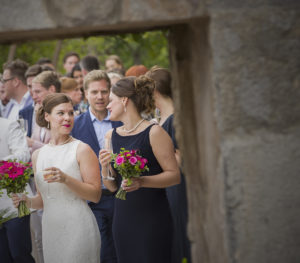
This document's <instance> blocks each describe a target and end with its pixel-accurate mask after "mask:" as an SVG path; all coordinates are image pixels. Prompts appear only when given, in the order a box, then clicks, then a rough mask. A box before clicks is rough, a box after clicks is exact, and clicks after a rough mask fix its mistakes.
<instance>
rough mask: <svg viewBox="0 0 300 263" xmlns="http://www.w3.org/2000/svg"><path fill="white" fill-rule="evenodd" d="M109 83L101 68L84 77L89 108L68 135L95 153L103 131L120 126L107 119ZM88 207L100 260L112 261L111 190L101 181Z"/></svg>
mask: <svg viewBox="0 0 300 263" xmlns="http://www.w3.org/2000/svg"><path fill="white" fill-rule="evenodd" d="M110 86H111V83H110V79H109V77H108V75H107V74H106V72H105V71H103V70H93V71H91V72H89V73H88V74H87V75H86V76H85V78H84V83H83V87H84V92H85V96H86V98H87V100H88V102H89V105H90V107H89V109H88V110H87V111H86V112H85V113H83V114H81V115H79V116H77V117H76V118H75V123H74V128H73V131H72V135H73V136H74V137H75V138H76V139H79V140H81V141H83V142H85V143H87V144H88V145H89V146H91V148H92V149H93V150H94V152H95V153H96V155H97V156H99V151H100V149H102V148H104V147H105V143H104V137H105V134H106V132H107V131H109V130H110V129H112V128H116V127H119V126H121V125H122V123H121V122H113V121H110V120H109V116H110V113H109V112H108V110H107V109H106V107H107V105H108V103H109V93H110ZM99 165H100V164H99ZM89 206H90V207H91V209H92V211H93V213H94V215H95V217H96V220H97V223H98V227H99V230H100V234H101V256H100V258H101V263H116V262H117V257H116V253H115V247H114V241H113V235H112V221H113V210H114V193H112V192H110V191H109V190H108V189H106V188H105V187H104V185H103V184H102V197H101V199H100V201H99V203H92V202H89Z"/></svg>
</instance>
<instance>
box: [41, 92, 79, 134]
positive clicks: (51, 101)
mask: <svg viewBox="0 0 300 263" xmlns="http://www.w3.org/2000/svg"><path fill="white" fill-rule="evenodd" d="M62 103H71V105H73V103H72V100H71V98H70V97H69V96H68V95H65V94H62V93H53V94H49V95H47V96H46V98H45V99H44V100H43V104H42V106H41V107H40V108H39V109H38V110H37V113H36V123H37V124H38V125H39V126H40V127H45V128H48V127H49V123H48V122H47V121H46V119H45V113H46V112H47V113H49V114H50V113H51V111H52V109H53V108H54V107H56V106H57V105H59V104H62ZM48 129H49V128H48Z"/></svg>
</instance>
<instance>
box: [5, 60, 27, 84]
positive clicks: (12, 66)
mask: <svg viewBox="0 0 300 263" xmlns="http://www.w3.org/2000/svg"><path fill="white" fill-rule="evenodd" d="M6 69H7V70H9V71H10V74H11V76H12V77H16V78H18V79H19V80H21V81H22V82H23V83H24V84H25V85H26V78H25V72H26V70H27V69H28V63H26V62H25V61H23V60H21V59H16V60H13V61H11V62H7V63H4V64H3V71H4V70H6Z"/></svg>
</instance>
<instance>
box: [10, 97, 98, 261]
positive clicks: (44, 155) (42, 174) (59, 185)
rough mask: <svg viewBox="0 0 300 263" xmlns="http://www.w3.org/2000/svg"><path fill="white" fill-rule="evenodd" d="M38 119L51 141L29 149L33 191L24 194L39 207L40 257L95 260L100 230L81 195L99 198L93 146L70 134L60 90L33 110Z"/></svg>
mask: <svg viewBox="0 0 300 263" xmlns="http://www.w3.org/2000/svg"><path fill="white" fill-rule="evenodd" d="M37 124H38V125H39V126H41V127H45V128H46V127H47V128H48V129H50V133H51V141H50V142H49V144H46V145H44V146H43V147H42V148H40V149H39V150H37V151H35V152H34V153H33V156H32V163H33V169H34V174H35V180H36V185H37V189H38V191H37V194H36V196H34V197H32V198H29V197H27V196H26V197H25V198H24V199H25V201H26V204H27V206H29V207H31V208H34V209H41V208H43V209H44V213H43V219H42V226H43V249H44V259H45V262H78V263H81V262H90V263H96V262H99V259H100V234H99V230H98V226H97V222H96V219H95V217H94V215H93V213H92V211H91V209H90V208H89V206H88V205H87V202H86V200H89V201H92V202H98V201H99V199H100V196H101V179H100V170H99V165H98V160H97V157H96V155H95V153H94V152H93V150H92V149H91V148H90V147H89V146H88V145H87V144H85V143H83V142H81V141H79V140H76V139H74V138H73V137H72V136H70V132H71V130H72V128H73V124H74V110H73V104H72V100H71V98H70V97H69V96H67V95H65V94H62V93H54V94H49V95H47V96H46V98H45V99H44V100H43V103H42V105H41V107H40V108H39V110H38V112H37ZM50 175H51V176H50ZM50 193H51V194H50ZM13 200H14V204H15V206H18V205H19V202H20V201H21V200H20V198H19V197H17V196H15V197H14V199H13ZM78 226H79V227H78ZM74 233H75V234H74ZM65 244H68V249H67V250H65V249H64V245H65Z"/></svg>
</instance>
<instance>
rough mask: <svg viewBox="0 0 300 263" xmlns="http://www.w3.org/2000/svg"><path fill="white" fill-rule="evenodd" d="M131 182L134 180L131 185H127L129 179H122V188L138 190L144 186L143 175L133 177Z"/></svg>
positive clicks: (129, 190) (130, 190)
mask: <svg viewBox="0 0 300 263" xmlns="http://www.w3.org/2000/svg"><path fill="white" fill-rule="evenodd" d="M131 182H132V183H131V185H130V186H127V184H128V179H125V180H122V183H121V187H122V189H123V190H124V191H126V192H132V191H136V190H138V189H140V188H141V187H142V182H143V179H142V177H138V178H131Z"/></svg>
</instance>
